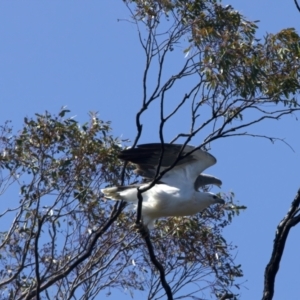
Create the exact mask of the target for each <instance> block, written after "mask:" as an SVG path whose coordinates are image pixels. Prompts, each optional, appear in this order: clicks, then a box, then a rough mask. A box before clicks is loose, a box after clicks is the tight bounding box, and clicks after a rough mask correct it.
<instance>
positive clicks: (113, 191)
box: [101, 186, 122, 200]
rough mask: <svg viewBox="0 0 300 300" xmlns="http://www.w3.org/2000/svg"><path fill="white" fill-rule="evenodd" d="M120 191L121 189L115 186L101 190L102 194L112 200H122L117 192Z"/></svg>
mask: <svg viewBox="0 0 300 300" xmlns="http://www.w3.org/2000/svg"><path fill="white" fill-rule="evenodd" d="M120 191H121V190H120V189H119V187H117V186H113V187H108V188H105V189H102V190H101V192H102V193H103V194H104V196H105V197H106V198H109V199H112V200H122V197H121V196H120V194H119V192H120Z"/></svg>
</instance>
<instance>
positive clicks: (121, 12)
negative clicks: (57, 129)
mask: <svg viewBox="0 0 300 300" xmlns="http://www.w3.org/2000/svg"><path fill="white" fill-rule="evenodd" d="M223 4H231V5H232V6H233V7H234V8H236V9H237V10H239V11H240V12H241V13H242V14H244V15H245V16H246V17H247V18H248V19H249V20H260V23H259V27H260V28H259V31H258V35H259V36H263V35H264V34H265V33H266V32H269V33H272V32H273V33H276V32H277V31H279V30H280V29H283V28H287V27H295V28H296V29H298V28H297V26H299V25H298V24H299V19H300V14H299V13H298V12H297V11H296V8H295V6H294V3H293V1H288V2H287V1H267V0H253V1H238V0H234V1H223ZM127 17H128V12H127V10H126V8H125V6H124V4H123V2H122V1H121V0H111V1H85V2H83V1H73V2H67V1H30V2H29V1H1V2H0V20H1V27H0V40H1V47H0V91H1V93H0V101H1V110H0V122H1V123H3V122H4V121H5V120H7V119H9V120H12V121H13V125H14V128H15V129H19V128H21V125H22V122H23V118H24V117H25V116H33V115H34V113H36V112H38V113H42V112H44V111H45V110H48V111H50V112H51V113H56V112H58V111H59V109H60V107H62V106H64V105H67V106H68V108H69V109H71V111H72V114H73V115H76V116H77V120H79V121H82V122H83V121H86V120H87V119H88V112H89V111H98V112H99V116H100V118H102V119H104V120H110V121H112V127H113V133H114V135H115V136H119V137H123V138H129V139H131V140H133V139H134V137H135V135H136V128H135V114H136V112H137V111H138V109H139V108H140V104H141V91H142V89H141V83H142V80H141V76H142V72H143V67H144V56H143V52H142V50H141V48H140V45H139V42H138V38H137V33H136V30H135V27H134V25H132V24H130V23H129V22H126V21H124V19H126V18H127ZM118 19H122V20H123V21H118ZM178 59H182V60H183V59H184V57H183V55H182V58H180V56H179V58H178ZM174 96H176V95H174ZM157 114H158V112H157V111H155V107H154V108H153V109H152V110H150V111H149V112H148V113H147V114H146V115H145V117H144V118H143V119H142V120H143V122H144V124H145V130H144V132H143V135H142V137H141V140H140V141H141V142H153V141H157V136H158V135H157V130H156V129H155V130H154V129H153V126H154V128H155V120H157ZM298 118H300V115H298ZM181 122H182V123H181ZM178 124H179V125H178V126H181V124H182V126H184V124H185V123H184V119H182V120H181V121H180V120H179V121H178ZM299 129H300V126H299V121H296V116H288V117H286V118H283V119H282V120H280V121H276V122H266V123H263V124H260V125H258V126H255V127H253V132H255V133H258V134H269V135H272V136H277V137H280V138H285V140H286V141H287V142H288V143H289V144H291V146H292V147H293V149H294V150H295V152H292V151H291V150H290V149H289V148H288V147H287V146H286V145H284V144H283V143H279V142H277V143H275V144H271V143H270V142H268V141H267V140H261V139H254V138H230V139H222V140H220V141H217V142H215V143H213V144H212V149H211V153H212V154H213V155H215V156H216V157H217V159H218V163H217V165H215V166H214V167H213V168H211V169H210V170H209V173H210V174H214V175H215V176H217V177H219V178H221V179H222V181H223V187H222V191H224V192H227V191H234V193H235V194H236V199H237V200H239V201H240V203H242V204H244V205H246V206H247V207H248V209H247V210H246V211H245V212H244V213H242V214H241V216H240V217H238V218H236V219H235V221H234V222H233V224H232V225H231V226H230V227H229V228H227V229H226V232H225V237H226V239H227V240H228V241H232V243H233V244H236V245H238V251H237V253H236V260H237V262H239V263H241V264H242V265H243V270H244V275H245V276H244V279H245V284H244V288H242V289H241V291H240V293H241V299H243V300H252V299H259V298H261V296H262V288H263V274H264V268H265V266H266V264H267V262H268V260H269V258H270V255H271V250H272V242H273V239H274V234H275V230H276V226H277V224H278V223H279V221H280V220H281V219H282V218H283V216H284V215H285V214H286V212H287V210H288V208H289V206H290V203H291V201H292V200H293V198H294V196H295V194H296V192H297V189H298V188H300V181H299V178H300V168H299V164H300V139H299ZM178 131H182V129H181V128H179V129H178V128H176V127H175V128H174V126H173V127H172V128H171V127H168V129H167V132H166V136H167V137H168V138H169V139H171V138H172V137H174V135H175V134H176V132H178ZM200 142H201V137H199V140H198V143H200ZM194 143H195V144H196V143H197V140H196V139H195V140H194ZM0 201H1V199H0ZM1 207H2V204H1ZM299 234H300V226H298V227H297V228H293V229H292V231H291V233H290V236H289V239H288V242H287V245H286V249H285V252H284V256H283V260H282V263H281V265H280V271H279V274H278V276H277V280H276V288H275V296H274V299H275V300H280V299H290V300H293V299H295V300H296V299H299V288H298V286H299V283H300V281H299V274H298V270H299V267H300V261H299V259H298V257H299V250H300V244H299ZM119 295H120V294H119V292H118V293H115V294H114V293H113V294H112V296H111V297H110V298H111V299H117V297H118V296H119ZM136 295H137V297H138V296H139V294H138V293H137V294H136ZM127 298H128V299H130V296H129V295H127V297H125V296H124V298H123V299H127ZM99 299H100V296H99Z"/></svg>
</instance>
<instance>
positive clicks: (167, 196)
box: [102, 143, 224, 228]
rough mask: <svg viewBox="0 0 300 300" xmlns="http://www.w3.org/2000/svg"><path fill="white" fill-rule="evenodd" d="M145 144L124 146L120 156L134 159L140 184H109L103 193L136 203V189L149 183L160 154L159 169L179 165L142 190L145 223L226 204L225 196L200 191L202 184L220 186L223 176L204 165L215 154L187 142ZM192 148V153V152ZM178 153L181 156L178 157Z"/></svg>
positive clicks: (212, 161)
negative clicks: (208, 170)
mask: <svg viewBox="0 0 300 300" xmlns="http://www.w3.org/2000/svg"><path fill="white" fill-rule="evenodd" d="M182 147H183V145H179V144H164V145H163V149H164V150H163V156H162V158H161V154H162V144H160V143H153V144H143V145H138V146H137V147H136V148H129V149H126V150H123V151H121V152H120V154H119V158H121V159H122V160H125V161H129V162H131V163H134V164H135V165H136V167H137V169H136V170H135V172H136V173H137V174H139V175H141V176H142V177H144V178H145V180H146V181H148V182H144V183H141V184H135V185H128V186H117V187H108V188H105V189H103V190H102V192H103V194H104V196H105V197H106V198H109V199H114V200H124V201H126V202H130V203H133V204H135V206H137V203H138V198H137V189H138V188H143V187H146V186H148V185H149V184H150V183H151V181H152V180H153V179H154V177H155V175H156V170H157V167H158V164H159V160H160V158H161V164H160V172H162V171H164V170H165V169H166V168H168V167H170V166H171V165H172V164H173V163H174V162H175V161H177V163H176V165H175V166H174V167H173V168H172V169H171V170H169V171H167V173H165V174H164V175H163V176H162V177H161V178H160V180H159V181H158V182H157V183H156V184H155V185H154V186H153V187H152V188H150V189H149V190H147V191H145V192H143V193H142V197H143V202H142V217H143V223H144V225H147V226H148V228H152V227H153V224H154V221H155V220H156V219H158V218H161V217H171V216H188V215H194V214H196V213H198V212H200V211H202V210H203V209H205V208H206V207H208V206H209V205H211V204H217V203H220V204H224V200H223V199H221V198H219V197H218V196H217V195H215V194H213V193H210V192H201V191H199V188H200V187H203V186H205V185H210V184H214V185H217V186H220V185H221V184H222V182H221V180H220V179H218V178H216V177H214V176H211V175H207V174H201V173H202V172H203V171H204V170H205V169H207V168H208V167H210V166H212V165H214V164H215V163H216V161H217V160H216V159H215V157H213V156H212V155H211V154H209V153H208V152H206V151H203V150H200V149H198V150H195V151H194V152H192V151H193V150H194V149H195V147H193V146H190V145H186V146H185V147H184V149H183V151H182V152H181V154H180V155H179V153H180V151H181V149H182ZM190 152H191V153H190ZM178 156H179V157H178Z"/></svg>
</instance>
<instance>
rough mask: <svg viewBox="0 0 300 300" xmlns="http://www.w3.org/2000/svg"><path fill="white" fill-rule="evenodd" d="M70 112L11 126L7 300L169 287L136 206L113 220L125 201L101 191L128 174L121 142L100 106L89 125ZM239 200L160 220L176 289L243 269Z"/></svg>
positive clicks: (6, 146) (4, 130)
mask: <svg viewBox="0 0 300 300" xmlns="http://www.w3.org/2000/svg"><path fill="white" fill-rule="evenodd" d="M66 113H68V111H67V110H65V109H63V110H62V111H61V112H60V113H59V114H58V116H52V115H51V114H50V113H48V112H46V113H45V114H43V115H41V114H37V115H36V118H31V119H28V118H25V122H24V127H23V129H22V130H21V131H20V132H19V134H17V135H13V133H12V128H10V127H9V124H8V123H7V124H5V125H4V126H3V127H1V137H0V142H1V144H0V145H1V148H0V153H1V156H0V166H1V169H2V181H1V187H2V190H1V191H2V199H3V200H2V201H5V203H6V207H8V208H7V209H6V210H5V211H4V212H3V213H2V214H1V218H2V220H4V218H5V219H6V220H8V222H7V223H6V224H8V226H7V228H6V229H3V231H2V232H1V245H0V265H1V267H0V268H1V270H2V271H1V272H0V291H1V294H2V295H3V296H2V297H3V298H2V299H23V298H24V299H25V298H28V299H30V298H34V297H35V295H36V294H37V293H38V294H39V297H40V299H52V298H53V297H54V295H56V297H57V299H72V298H74V299H75V296H76V297H77V299H78V297H81V298H82V299H87V298H88V299H93V298H94V297H96V295H97V294H98V293H99V292H100V291H101V290H106V291H108V290H109V291H110V290H111V289H113V288H116V287H119V288H120V287H122V288H123V289H126V290H127V289H129V290H130V292H133V291H134V290H136V289H138V290H145V289H147V290H148V291H149V299H152V298H156V297H157V296H159V295H160V296H162V295H163V294H164V293H163V291H162V290H161V286H160V282H159V280H158V278H157V274H156V270H155V269H154V268H153V266H152V264H151V262H150V261H149V259H148V253H147V248H146V247H145V244H144V242H143V239H142V237H141V236H140V234H139V233H137V232H136V230H135V229H134V228H133V226H132V224H133V223H134V218H135V216H134V215H133V213H132V210H131V209H125V211H123V212H122V209H121V210H120V211H119V214H118V218H117V219H116V218H115V219H114V220H113V222H110V221H111V220H112V216H113V215H114V212H115V211H116V210H117V208H118V206H119V203H117V202H115V203H114V202H113V201H106V200H105V199H103V198H102V195H101V192H100V187H102V186H103V185H104V184H105V183H110V184H118V183H120V178H121V173H122V169H123V163H122V162H121V161H119V160H118V159H117V153H118V152H119V150H120V141H119V140H117V139H114V138H113V137H112V136H111V135H110V125H109V123H106V122H103V121H101V120H99V119H98V118H97V117H96V116H95V115H93V114H91V117H90V121H89V122H88V123H86V124H84V125H82V126H79V124H78V123H77V122H76V121H75V120H74V119H72V118H65V114H66ZM125 174H126V175H125V180H126V181H128V182H130V180H135V177H134V176H133V174H132V171H131V168H130V167H128V168H127V171H126V173H125ZM9 185H12V190H16V189H17V188H16V186H19V191H20V194H19V197H18V196H17V195H16V194H15V193H12V194H11V195H9V196H6V195H7V194H8V193H9V192H10V190H7V188H8V187H9ZM7 197H10V201H7V200H6V199H8V198H7ZM228 201H229V202H232V200H230V199H229V198H228ZM231 205H232V204H230V203H228V205H227V206H226V207H227V208H228V210H227V213H226V210H224V209H223V208H217V207H216V208H211V209H210V210H207V211H206V212H204V213H203V214H202V216H195V217H193V218H191V219H190V218H174V219H167V220H160V221H159V224H158V226H157V229H156V230H155V231H154V232H153V233H152V238H153V244H154V246H155V251H156V252H157V255H158V256H159V258H161V259H162V261H163V262H164V267H165V268H166V272H167V278H170V279H172V282H173V289H174V294H176V293H180V290H181V288H182V287H183V286H185V285H186V284H189V283H197V284H198V285H199V288H197V289H196V290H195V291H193V292H191V295H192V294H193V293H195V292H197V291H199V290H203V289H207V288H210V289H212V291H213V292H215V293H216V294H222V293H223V292H224V291H227V290H228V288H229V287H230V286H231V285H232V284H233V279H234V278H235V277H240V276H241V275H242V271H241V269H240V266H236V265H235V264H234V262H233V259H232V257H231V254H230V253H231V250H233V249H234V247H233V246H232V245H230V244H229V245H228V244H227V243H226V241H225V240H224V238H223V237H222V235H221V232H222V229H223V227H225V226H227V225H229V224H230V222H231V221H230V220H231V217H232V215H233V214H235V212H234V210H233V209H232V208H231ZM225 214H227V216H226V215H225ZM109 222H110V223H109ZM107 224H108V225H107ZM105 226H106V227H105ZM209 277H211V283H209V282H210V280H209ZM215 277H216V278H217V279H214V278H215ZM215 280H217V282H216V283H214V284H212V282H214V281H215ZM80 295H81V296H80Z"/></svg>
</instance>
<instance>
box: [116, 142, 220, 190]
mask: <svg viewBox="0 0 300 300" xmlns="http://www.w3.org/2000/svg"><path fill="white" fill-rule="evenodd" d="M182 147H183V145H180V144H164V145H163V156H162V160H161V166H160V171H163V170H165V169H166V168H168V167H170V166H171V165H172V164H173V163H174V162H176V161H177V162H176V165H175V166H174V168H173V169H171V170H170V171H169V172H167V173H166V174H165V175H164V176H163V177H162V178H161V181H162V182H164V183H167V184H169V185H173V186H177V187H180V186H182V185H189V184H190V185H193V186H194V183H195V181H196V178H197V177H198V175H199V174H200V173H201V172H203V170H205V169H207V168H208V167H210V166H212V165H214V164H215V163H216V159H215V157H213V156H212V155H211V154H209V153H208V152H206V151H203V150H200V149H199V150H195V151H194V152H192V151H193V150H194V149H195V147H193V146H189V145H186V146H185V147H184V149H183V151H182V152H181V154H180V155H179V153H180V151H181V149H182ZM190 152H192V153H190ZM161 154H162V145H161V144H160V143H153V144H142V145H138V146H137V147H136V148H130V149H126V150H123V151H121V153H120V154H119V158H121V159H123V160H126V161H130V162H132V163H134V164H136V165H137V169H136V173H137V174H139V175H141V176H143V177H146V178H150V179H152V178H154V176H155V174H156V169H157V167H158V164H159V160H160V157H161Z"/></svg>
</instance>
